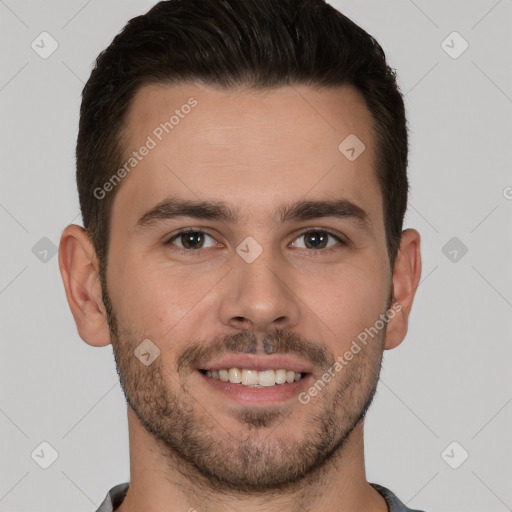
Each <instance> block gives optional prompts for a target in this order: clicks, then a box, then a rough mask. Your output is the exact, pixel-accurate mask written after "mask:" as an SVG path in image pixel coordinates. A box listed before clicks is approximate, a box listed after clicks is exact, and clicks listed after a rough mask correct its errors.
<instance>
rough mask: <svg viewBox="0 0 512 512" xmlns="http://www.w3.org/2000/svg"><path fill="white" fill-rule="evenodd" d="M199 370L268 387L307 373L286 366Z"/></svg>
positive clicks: (207, 375) (208, 375) (222, 377)
mask: <svg viewBox="0 0 512 512" xmlns="http://www.w3.org/2000/svg"><path fill="white" fill-rule="evenodd" d="M199 371H200V372H201V373H202V374H203V375H205V376H206V377H210V378H212V379H215V380H219V381H221V382H229V383H231V384H239V385H241V386H247V387H250V388H270V387H275V386H282V385H285V384H292V383H293V382H298V381H300V380H301V379H303V378H305V377H306V376H307V375H308V373H307V372H299V371H294V370H288V369H286V368H280V369H277V370H274V369H267V370H261V371H260V370H254V369H249V368H222V369H219V370H204V369H200V370H199Z"/></svg>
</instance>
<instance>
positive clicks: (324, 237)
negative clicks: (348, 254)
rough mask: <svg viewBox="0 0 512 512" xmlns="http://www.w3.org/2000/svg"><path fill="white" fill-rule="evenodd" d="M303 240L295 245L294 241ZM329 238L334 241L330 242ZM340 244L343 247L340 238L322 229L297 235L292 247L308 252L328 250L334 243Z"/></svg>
mask: <svg viewBox="0 0 512 512" xmlns="http://www.w3.org/2000/svg"><path fill="white" fill-rule="evenodd" d="M301 238H302V239H304V242H302V243H299V244H297V243H296V240H300V239H301ZM329 238H331V239H332V240H334V242H330V241H329ZM337 242H338V243H341V244H342V245H345V244H344V242H343V240H341V238H340V237H338V236H336V235H333V234H332V233H329V232H328V231H325V230H322V229H311V230H309V231H306V232H304V233H302V234H301V235H299V236H298V237H297V238H296V239H295V241H294V243H293V246H294V247H296V248H299V249H308V250H318V249H328V248H330V247H332V246H333V245H336V243H337Z"/></svg>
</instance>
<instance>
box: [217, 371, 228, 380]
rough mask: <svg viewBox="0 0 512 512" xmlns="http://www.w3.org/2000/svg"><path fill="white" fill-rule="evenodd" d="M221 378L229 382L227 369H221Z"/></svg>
mask: <svg viewBox="0 0 512 512" xmlns="http://www.w3.org/2000/svg"><path fill="white" fill-rule="evenodd" d="M219 379H220V380H222V381H224V382H227V381H228V380H229V372H228V371H227V370H219Z"/></svg>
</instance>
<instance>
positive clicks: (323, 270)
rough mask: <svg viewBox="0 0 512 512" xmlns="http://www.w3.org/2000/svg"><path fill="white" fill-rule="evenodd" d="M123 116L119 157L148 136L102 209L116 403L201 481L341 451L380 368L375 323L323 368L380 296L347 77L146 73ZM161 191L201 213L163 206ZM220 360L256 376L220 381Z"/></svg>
mask: <svg viewBox="0 0 512 512" xmlns="http://www.w3.org/2000/svg"><path fill="white" fill-rule="evenodd" d="M191 97H193V98H194V99H195V101H197V104H196V105H195V106H193V107H192V108H182V105H186V104H187V102H188V100H189V98H191ZM188 104H189V105H190V104H191V103H190V102H188ZM175 110H179V115H178V114H177V115H178V117H179V121H178V122H176V118H175V119H174V120H173V128H172V129H169V127H168V126H167V129H168V131H169V133H166V131H165V130H163V129H162V128H161V123H165V122H166V121H169V118H170V117H171V115H173V114H174V113H175ZM187 112H188V113H187ZM125 126H126V129H125V143H126V147H127V149H128V153H130V154H131V152H132V151H135V150H137V151H138V150H139V148H140V147H141V146H144V145H147V146H148V147H151V146H153V143H151V142H148V140H149V139H148V136H149V137H150V138H151V139H152V141H153V142H154V143H155V145H154V147H151V148H150V150H149V151H148V152H147V154H146V156H144V157H141V159H140V161H138V163H137V165H136V166H135V167H134V168H133V170H131V172H130V174H129V175H128V176H127V177H126V178H125V179H124V181H123V182H122V183H121V184H120V185H118V187H119V190H118V191H117V195H116V197H115V200H114V202H113V210H112V217H111V238H110V247H109V256H108V265H107V273H106V282H107V289H108V296H107V300H108V301H109V302H110V304H111V307H112V312H113V317H112V319H111V320H112V327H113V329H112V343H113V347H114V351H115V356H116V362H117V365H118V371H119V374H120V377H121V383H122V385H123V389H124V391H125V393H126V396H127V399H128V402H129V404H130V406H131V407H132V409H133V411H134V412H135V414H136V416H137V418H138V420H140V422H141V424H142V425H144V427H145V428H146V430H147V431H148V432H150V433H151V434H152V435H153V436H154V437H155V439H156V440H157V441H158V443H159V445H160V446H161V447H162V448H164V449H165V450H167V451H168V453H169V454H170V455H172V456H173V457H177V458H178V459H179V460H181V461H182V463H183V464H185V465H186V464H190V466H191V467H192V466H194V467H195V468H197V469H198V470H199V471H200V472H201V473H202V474H204V475H208V476H209V478H210V480H215V482H216V485H217V486H219V485H224V486H226V487H228V488H229V487H233V488H234V487H236V488H239V489H264V488H272V487H273V486H277V485H280V484H283V483H287V482H291V481H293V480H295V479H297V478H300V477H301V476H303V475H305V474H307V473H308V472H310V471H311V470H312V469H313V468H314V467H316V466H318V465H321V464H322V463H323V462H325V461H326V460H327V459H328V457H329V456H330V455H332V454H333V453H335V452H336V451H337V450H339V449H340V448H341V447H342V446H343V443H344V441H345V440H346V439H347V436H348V434H350V432H352V430H353V428H354V427H355V426H356V424H357V423H358V422H359V421H360V420H361V419H362V416H363V415H364V412H365V411H366V408H367V407H368V406H369V403H370V401H371V399H372V397H373V393H374V391H375V387H376V383H377V380H378V377H379V371H380V365H381V360H382V351H383V345H384V337H385V328H384V329H381V330H380V332H379V334H378V335H377V336H375V337H373V338H369V342H368V343H367V344H366V345H362V344H360V345H361V350H360V351H359V352H358V353H357V354H355V355H354V356H353V359H352V360H351V361H349V362H347V361H345V362H346V364H344V365H343V368H342V369H341V370H340V369H339V367H337V369H336V370H335V369H334V363H335V361H336V360H337V359H338V358H343V355H344V354H345V352H346V351H347V350H349V349H350V347H351V345H352V342H353V340H355V339H356V338H357V336H358V334H360V333H361V332H362V331H364V329H365V328H369V327H371V326H373V325H374V324H375V322H376V320H378V318H379V315H380V314H381V313H385V312H386V310H387V308H388V307H389V296H390V291H391V272H390V268H389V260H388V256H387V249H386V239H385V230H384V219H383V210H382V198H381V193H380V189H379V186H378V182H377V178H376V174H375V164H374V162H375V142H374V135H373V133H372V128H371V127H372V119H371V116H370V113H369V111H368V110H367V108H366V107H365V105H364V103H363V100H362V99H361V97H360V96H359V95H358V93H357V92H355V91H354V90H352V89H350V88H337V89H331V90H322V91H320V90H315V89H313V88H309V87H293V88H292V87H283V88H279V89H275V90H272V91H266V92H258V93H255V92H247V91H239V92H234V91H220V90H214V89H212V88H209V87H207V88H199V87H195V86H192V85H187V86H184V85H182V86H179V87H178V86H172V87H171V86H164V85H161V86H145V87H143V88H142V89H141V90H140V91H139V92H138V94H137V96H136V98H135V100H134V102H133V104H132V106H131V108H130V111H129V112H128V115H127V118H126V124H125ZM158 127H160V130H159V129H158ZM351 134H354V135H355V136H357V138H358V139H359V140H360V141H362V142H363V143H364V145H365V147H366V149H365V150H364V151H363V152H362V153H361V154H360V156H358V157H357V158H356V159H355V160H354V159H353V158H350V159H349V158H347V155H348V156H351V157H352V156H353V155H352V153H353V152H351V151H350V148H348V152H347V148H344V152H342V151H340V149H338V146H339V145H340V143H341V142H342V141H344V140H345V139H346V138H347V137H348V136H349V135H351ZM159 139H161V140H159ZM350 140H351V139H349V141H350ZM349 146H350V145H349ZM357 149H358V148H356V151H357ZM143 152H144V153H146V152H145V151H143ZM139 156H141V155H140V153H139ZM170 201H174V203H173V205H174V206H176V202H177V201H190V202H196V203H209V206H210V207H209V208H206V209H205V208H203V209H201V210H200V211H201V212H202V213H200V214H199V213H197V212H198V211H199V210H196V214H197V216H193V215H192V212H189V214H188V216H187V215H181V216H176V215H173V214H172V213H173V212H175V208H174V206H173V205H167V206H162V205H164V203H166V202H170ZM303 202H319V203H327V202H329V203H330V204H331V206H332V205H334V204H335V202H338V203H337V208H330V209H326V208H325V205H324V207H322V205H320V206H319V207H318V206H317V207H316V208H315V207H313V206H312V205H311V204H310V205H309V206H308V207H305V208H301V207H300V204H301V203H303ZM220 203H222V205H223V206H224V207H225V210H226V211H228V212H229V213H231V214H232V216H233V217H234V218H231V217H229V216H222V215H220V213H221V212H220V209H219V208H217V207H216V206H217V205H218V204H220ZM159 205H160V208H158V209H156V210H155V207H156V206H159ZM294 205H299V206H298V207H297V206H296V207H295V208H294ZM306 206H307V205H306ZM148 212H151V213H148ZM219 212H220V213H219ZM284 212H286V213H284ZM335 212H338V214H336V213H335ZM340 212H341V213H340ZM283 217H284V218H283ZM363 217H364V218H363ZM183 229H186V230H189V231H190V232H189V233H185V234H183V233H181V230H183ZM308 230H309V231H310V232H309V233H308V232H307V231H308ZM148 339H149V340H151V343H152V344H154V346H156V347H158V349H159V351H160V354H159V356H158V357H157V358H156V359H155V360H154V361H153V362H152V363H151V364H149V365H145V364H143V362H141V360H139V358H138V357H136V356H135V355H134V351H135V350H136V349H137V347H138V346H139V345H140V344H141V343H142V342H143V340H148ZM146 343H148V342H146ZM143 346H144V347H145V346H146V345H143ZM148 346H149V347H152V346H153V345H151V344H150V345H148ZM151 350H152V349H151V348H150V349H149V353H151ZM145 357H147V356H145ZM338 360H339V359H338ZM235 368H237V369H238V370H240V372H239V373H240V374H242V373H243V375H240V377H241V378H246V379H248V380H247V381H246V382H258V383H259V384H258V386H259V387H252V386H249V385H244V384H243V383H236V382H231V381H226V380H225V379H226V378H230V380H233V381H236V380H237V375H238V374H237V371H236V370H234V369H235ZM230 369H231V371H229V372H226V371H224V370H230ZM243 370H249V371H248V372H247V371H245V372H243ZM256 370H259V371H261V373H258V372H257V371H256ZM263 370H273V372H265V373H263ZM282 370H285V371H286V372H287V373H283V372H282ZM329 370H330V371H331V375H333V377H332V378H331V379H330V381H329V382H328V383H327V384H325V379H324V385H318V384H317V393H316V394H315V393H314V392H313V393H309V392H308V390H309V389H310V388H311V387H313V386H314V385H315V383H316V382H317V381H319V380H320V381H321V380H322V375H324V374H325V373H326V372H329ZM206 371H210V372H214V373H213V374H212V375H211V376H210V374H207V373H206ZM215 372H219V375H218V378H216V373H215ZM290 372H295V373H294V374H292V373H290ZM299 374H300V375H302V378H301V379H300V380H295V379H297V378H298V375H299ZM295 375H297V377H295ZM286 378H288V381H286V382H285V383H279V384H274V385H272V386H271V385H269V384H271V383H272V381H273V380H275V379H277V380H279V381H281V380H283V379H286ZM251 379H256V380H254V381H253V380H251ZM289 381H293V382H289ZM301 393H302V394H301ZM300 394H301V395H300ZM305 394H307V396H308V397H309V400H305V399H304V398H303V399H302V400H299V399H298V397H299V395H300V396H302V397H304V396H305ZM301 402H302V403H301ZM305 402H307V403H305Z"/></svg>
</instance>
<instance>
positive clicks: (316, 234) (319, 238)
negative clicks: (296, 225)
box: [306, 231, 327, 249]
mask: <svg viewBox="0 0 512 512" xmlns="http://www.w3.org/2000/svg"><path fill="white" fill-rule="evenodd" d="M308 239H309V240H310V241H311V242H312V246H313V248H315V249H316V248H318V247H319V246H320V245H322V244H324V243H325V242H326V241H327V236H326V235H325V233H323V232H322V231H310V232H309V233H307V234H306V240H308ZM309 245H310V244H309V242H306V246H307V247H308V249H309V248H310V247H309Z"/></svg>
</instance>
